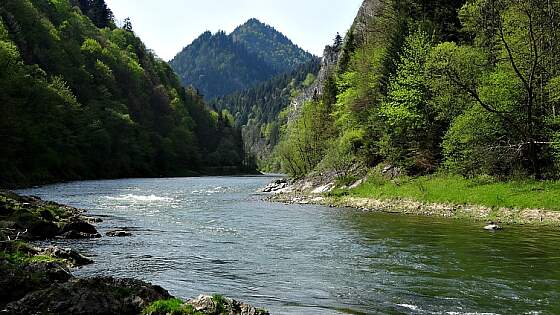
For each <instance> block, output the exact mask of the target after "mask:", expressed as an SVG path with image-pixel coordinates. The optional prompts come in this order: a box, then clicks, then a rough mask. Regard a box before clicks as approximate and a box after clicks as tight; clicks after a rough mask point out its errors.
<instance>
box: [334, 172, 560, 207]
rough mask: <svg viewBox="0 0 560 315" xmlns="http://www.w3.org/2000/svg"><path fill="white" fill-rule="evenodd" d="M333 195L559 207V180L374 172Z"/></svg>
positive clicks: (500, 205)
mask: <svg viewBox="0 0 560 315" xmlns="http://www.w3.org/2000/svg"><path fill="white" fill-rule="evenodd" d="M333 195H335V196H336V195H339V196H340V195H349V196H355V197H365V198H375V199H381V200H387V199H402V198H407V199H414V200H418V201H422V202H429V203H453V204H473V205H483V206H488V207H493V208H497V207H507V208H516V209H548V210H560V181H533V180H524V181H507V182H500V181H496V180H494V179H492V178H491V177H487V176H484V177H478V178H475V179H465V178H462V177H460V176H450V175H449V176H429V177H428V176H427V177H418V178H400V179H397V180H394V181H388V180H386V179H384V178H382V177H381V176H372V177H370V178H369V179H368V180H367V181H366V182H365V183H364V184H362V185H361V186H359V187H357V188H355V189H352V190H338V191H335V192H333Z"/></svg>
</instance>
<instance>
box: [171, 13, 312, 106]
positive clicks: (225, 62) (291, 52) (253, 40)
mask: <svg viewBox="0 0 560 315" xmlns="http://www.w3.org/2000/svg"><path fill="white" fill-rule="evenodd" d="M313 58H315V57H313V55H311V54H309V53H307V52H305V51H303V50H302V49H301V48H299V47H297V46H296V45H294V44H293V43H292V42H291V41H290V40H289V39H287V38H286V36H284V35H283V34H282V33H280V32H278V31H276V30H275V29H274V28H272V27H270V26H268V25H266V24H263V23H261V22H259V21H258V20H256V19H251V20H249V21H248V22H247V23H245V24H243V25H241V26H239V27H238V28H237V29H236V30H235V31H234V32H232V33H231V34H229V35H226V34H225V33H224V32H221V31H220V32H218V33H216V34H211V33H210V32H205V33H204V34H202V35H201V36H200V37H199V38H197V39H196V40H194V41H193V42H192V43H191V44H190V45H189V46H187V47H185V48H184V49H183V50H182V51H181V52H180V53H178V54H177V55H176V56H175V57H174V58H173V60H171V61H170V62H169V64H170V65H171V67H172V68H173V69H174V70H175V72H177V73H178V74H179V77H180V78H181V81H182V83H183V84H184V85H185V86H189V85H192V86H193V87H195V88H196V89H197V90H199V91H200V93H201V94H202V95H203V96H204V98H205V99H206V100H211V99H213V98H215V97H220V96H225V95H228V94H232V93H235V92H239V91H243V90H246V89H249V88H251V87H253V86H254V85H256V84H258V83H260V82H263V81H267V80H269V79H271V78H272V77H274V76H276V75H278V74H281V73H284V72H289V71H291V70H292V69H294V68H295V67H296V66H298V65H301V64H304V63H306V62H309V61H311V60H312V59H313Z"/></svg>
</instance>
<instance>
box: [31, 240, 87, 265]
mask: <svg viewBox="0 0 560 315" xmlns="http://www.w3.org/2000/svg"><path fill="white" fill-rule="evenodd" d="M41 254H42V255H47V256H51V257H54V258H60V259H65V260H67V261H69V262H70V263H71V264H72V265H73V266H74V267H79V266H85V265H89V264H92V263H93V260H91V259H89V258H87V257H85V256H84V255H82V254H80V253H79V252H77V251H75V250H73V249H71V248H60V247H58V246H52V245H51V246H49V247H47V248H45V249H43V250H42V251H41Z"/></svg>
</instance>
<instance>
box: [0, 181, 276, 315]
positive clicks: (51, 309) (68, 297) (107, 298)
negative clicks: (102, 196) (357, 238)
mask: <svg viewBox="0 0 560 315" xmlns="http://www.w3.org/2000/svg"><path fill="white" fill-rule="evenodd" d="M96 222H99V219H97V218H94V217H88V216H86V215H85V212H84V211H83V210H80V209H76V208H73V207H69V206H65V205H61V204H58V203H54V202H48V201H43V200H41V199H40V198H38V197H33V196H29V197H26V196H20V195H18V194H15V193H12V192H9V191H0V287H1V288H2V290H0V291H1V292H0V311H1V312H2V313H5V314H41V313H56V314H67V313H68V314H69V313H71V314H131V315H132V314H140V313H144V314H151V315H158V314H167V313H169V312H171V311H175V313H174V314H222V313H227V314H248V315H249V314H255V315H258V314H268V312H266V311H264V310H261V309H257V308H254V307H252V306H250V305H247V304H243V303H240V302H238V301H235V300H233V299H228V298H223V297H221V296H218V295H215V296H212V297H208V296H200V297H198V298H197V299H192V300H187V301H181V300H179V299H177V298H175V297H173V296H172V295H171V294H169V292H167V291H166V290H165V289H163V288H161V287H159V286H157V285H152V284H149V283H146V282H143V281H139V280H136V279H117V278H112V277H92V278H77V277H75V276H74V275H73V274H72V270H73V269H75V268H79V267H80V266H83V265H86V264H92V263H94V261H92V260H91V259H89V258H87V257H85V256H83V255H82V254H80V253H79V252H77V251H75V250H73V249H70V248H59V247H57V246H52V245H49V246H46V247H42V248H41V247H37V246H35V245H33V241H36V240H47V241H48V240H50V239H53V238H65V239H90V238H100V237H101V235H100V234H99V233H98V232H97V230H96V228H95V226H94V225H92V223H96ZM43 246H44V245H43ZM169 301H172V302H173V303H170V302H169ZM170 306H172V308H170Z"/></svg>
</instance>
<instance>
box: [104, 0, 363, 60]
mask: <svg viewBox="0 0 560 315" xmlns="http://www.w3.org/2000/svg"><path fill="white" fill-rule="evenodd" d="M105 1H106V2H107V4H108V5H109V7H110V8H111V10H112V11H113V13H114V14H115V17H116V19H117V20H120V21H122V20H124V19H125V18H127V17H130V19H131V21H132V27H133V29H134V31H135V32H136V34H137V35H138V36H140V38H141V39H142V40H143V41H144V43H145V44H146V46H148V48H150V49H152V50H154V51H155V52H156V54H157V55H158V56H159V57H160V58H162V59H164V60H170V59H172V58H173V57H174V56H175V55H176V54H177V53H178V52H179V51H181V50H182V49H183V48H184V47H185V46H188V45H189V44H190V43H191V42H192V41H193V40H194V39H196V38H197V37H198V36H199V35H200V34H202V33H203V32H205V31H211V32H212V33H215V32H217V31H219V30H223V31H226V32H227V33H230V32H231V31H233V30H234V29H235V27H237V26H239V25H241V24H243V23H245V22H246V21H247V20H249V19H250V18H257V19H259V20H260V21H261V22H264V23H266V24H269V25H271V26H273V27H274V28H276V29H277V30H279V31H280V32H282V33H284V35H286V36H287V37H288V38H290V39H291V40H292V41H293V42H294V43H295V44H297V45H298V46H300V47H301V48H303V49H304V50H307V51H309V52H311V53H312V54H315V55H317V56H321V55H322V53H323V49H324V47H325V45H328V44H331V43H332V41H333V40H334V37H335V36H336V33H337V32H339V33H340V34H341V35H343V34H344V33H345V32H346V31H347V30H348V28H350V26H351V25H352V21H353V20H354V17H355V16H356V13H357V12H358V9H359V7H360V5H361V4H362V1H363V0H159V1H158V0H105Z"/></svg>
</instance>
